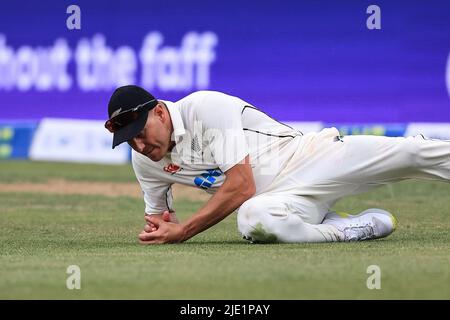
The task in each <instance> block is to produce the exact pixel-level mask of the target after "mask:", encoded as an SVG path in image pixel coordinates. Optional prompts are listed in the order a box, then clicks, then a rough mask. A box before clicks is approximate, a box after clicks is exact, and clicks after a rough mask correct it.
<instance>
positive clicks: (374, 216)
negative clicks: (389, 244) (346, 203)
mask: <svg viewBox="0 0 450 320" xmlns="http://www.w3.org/2000/svg"><path fill="white" fill-rule="evenodd" d="M322 223H323V224H329V225H332V226H334V227H335V228H336V229H338V230H339V231H340V232H342V234H343V237H342V241H362V240H370V239H378V238H384V237H387V236H388V235H390V234H391V233H392V232H394V230H395V229H396V227H397V219H396V218H395V217H394V216H393V215H392V214H390V213H389V212H387V211H385V210H381V209H376V208H372V209H367V210H365V211H363V212H361V213H360V214H357V215H350V214H347V213H339V214H338V213H336V212H330V213H328V214H327V215H326V217H325V220H324V221H323V222H322Z"/></svg>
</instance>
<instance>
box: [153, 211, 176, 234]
mask: <svg viewBox="0 0 450 320" xmlns="http://www.w3.org/2000/svg"><path fill="white" fill-rule="evenodd" d="M146 216H147V214H145V215H144V219H145V217H146ZM156 216H161V217H162V219H163V220H164V221H166V222H173V223H180V222H179V221H178V218H177V216H176V214H175V211H168V210H166V211H164V212H163V213H162V214H161V215H159V214H157V215H156ZM146 222H147V220H146ZM156 229H158V228H157V227H156V226H155V225H154V224H153V223H151V222H147V223H146V225H145V226H144V231H145V232H153V231H156Z"/></svg>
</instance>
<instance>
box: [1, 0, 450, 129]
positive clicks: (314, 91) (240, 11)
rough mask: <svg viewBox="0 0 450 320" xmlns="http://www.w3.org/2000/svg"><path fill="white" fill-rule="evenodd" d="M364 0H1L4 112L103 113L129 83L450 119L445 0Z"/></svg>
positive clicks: (390, 119)
mask: <svg viewBox="0 0 450 320" xmlns="http://www.w3.org/2000/svg"><path fill="white" fill-rule="evenodd" d="M72 4H76V5H77V8H78V9H79V10H78V11H77V10H75V9H73V8H70V5H72ZM371 4H373V3H372V2H368V1H313V0H310V1H309V0H308V1H275V0H273V1H236V0H227V1H222V0H219V1H206V0H199V1H181V0H180V1H174V0H165V1H144V0H139V1H138V0H130V1H118V0H110V1H106V0H100V1H86V0H80V1H77V2H76V3H73V2H69V1H59V0H58V1H57V0H53V1H30V0H25V1H7V2H4V3H2V9H1V10H0V104H1V105H0V119H3V120H5V119H34V120H39V119H41V118H43V117H58V118H78V119H104V118H106V116H107V114H106V104H107V102H108V98H109V96H110V94H111V93H112V91H113V89H114V88H115V87H117V86H120V85H123V84H129V83H134V84H138V85H142V86H143V87H145V88H146V89H148V90H149V91H150V92H152V93H153V94H154V95H155V96H156V97H158V98H162V99H168V100H177V99H179V98H181V97H183V96H185V95H187V94H189V93H190V92H192V91H196V90H205V89H206V90H218V91H223V92H226V93H229V94H233V95H237V96H239V97H241V98H242V99H244V100H247V101H249V102H250V103H252V104H254V105H255V106H257V107H259V108H260V109H262V110H264V111H265V112H268V113H269V114H271V115H272V116H273V117H275V118H277V119H279V120H282V121H324V122H329V123H343V122H345V123H407V122H419V121H420V122H450V99H449V91H450V89H449V88H450V62H449V61H450V58H449V51H450V41H449V40H450V1H424V0H423V1H421V0H419V1H393V0H389V1H386V0H383V1H381V0H380V1H375V4H376V5H377V8H378V9H379V10H378V12H375V11H373V10H372V11H371V10H369V6H370V5H371ZM74 14H78V15H77V16H75V18H76V17H78V18H79V19H78V20H76V21H75V20H74V19H75V18H74V16H73V15H74ZM374 14H378V17H377V18H378V19H379V21H378V23H379V26H378V27H379V28H378V29H377V28H375V29H374V28H372V29H371V28H369V24H370V19H372V18H373V15H374ZM72 20H73V21H72ZM74 21H75V22H79V25H78V26H76V27H79V29H77V28H70V26H71V25H72V27H73V26H74V25H75V24H74ZM372 22H373V21H372Z"/></svg>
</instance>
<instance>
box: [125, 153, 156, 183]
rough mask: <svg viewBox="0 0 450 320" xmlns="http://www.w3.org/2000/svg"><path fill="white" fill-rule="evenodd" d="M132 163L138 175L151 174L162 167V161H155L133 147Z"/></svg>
mask: <svg viewBox="0 0 450 320" xmlns="http://www.w3.org/2000/svg"><path fill="white" fill-rule="evenodd" d="M131 164H132V166H133V170H134V172H135V174H136V176H147V177H149V176H151V175H152V173H155V172H157V170H158V169H160V168H161V167H162V165H161V164H160V162H155V161H152V160H150V159H149V158H147V157H146V156H144V155H143V154H140V153H139V152H136V151H135V150H133V149H131Z"/></svg>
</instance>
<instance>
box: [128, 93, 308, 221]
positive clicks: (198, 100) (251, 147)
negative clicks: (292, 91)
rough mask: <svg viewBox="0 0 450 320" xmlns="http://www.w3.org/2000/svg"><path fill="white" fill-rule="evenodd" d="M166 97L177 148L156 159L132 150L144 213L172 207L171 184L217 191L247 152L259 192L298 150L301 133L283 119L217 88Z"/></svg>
mask: <svg viewBox="0 0 450 320" xmlns="http://www.w3.org/2000/svg"><path fill="white" fill-rule="evenodd" d="M160 101H162V102H164V103H165V104H166V106H167V108H168V110H169V113H170V118H171V120H172V125H173V129H174V131H173V134H172V140H173V141H175V142H176V145H175V147H174V148H173V149H172V151H171V152H169V153H168V154H167V155H166V156H165V157H164V158H163V159H161V160H160V161H158V162H154V161H152V160H150V159H149V158H147V157H146V156H144V155H142V154H139V153H137V152H135V151H134V150H133V151H132V164H133V169H134V172H135V174H136V178H137V180H138V181H139V184H140V186H141V189H142V192H143V195H144V201H145V212H146V213H148V214H154V213H162V212H163V211H164V210H167V209H172V191H171V185H172V184H173V183H181V184H184V185H188V186H192V187H197V188H201V189H204V190H205V191H206V192H208V193H214V192H215V191H216V190H217V189H218V188H219V187H220V186H221V185H222V183H223V182H224V180H225V178H226V177H225V175H224V172H226V171H227V170H228V169H230V168H232V167H233V166H234V165H235V164H237V163H239V162H240V161H241V160H243V159H244V158H245V157H246V156H247V155H249V157H250V164H251V167H252V171H253V176H254V179H255V185H256V194H255V195H257V194H261V193H263V192H267V191H268V190H270V186H271V184H272V183H273V182H274V180H276V178H277V177H278V176H280V175H283V174H285V173H283V169H284V168H285V167H286V165H287V164H288V163H289V160H290V159H291V158H292V156H293V154H294V152H295V151H296V150H297V149H298V145H299V142H300V140H301V136H302V133H301V132H299V131H297V130H295V129H293V128H291V127H289V126H287V125H285V124H282V123H280V122H278V121H276V120H274V119H272V118H271V117H269V116H268V115H267V114H265V113H263V112H262V111H260V110H258V109H257V108H255V107H254V106H252V105H251V104H250V103H248V102H245V101H244V100H241V99H239V98H237V97H233V96H230V95H227V94H224V93H221V92H216V91H198V92H194V93H192V94H190V95H188V96H186V97H185V98H183V99H181V100H179V101H177V102H175V103H174V102H170V101H165V100H160Z"/></svg>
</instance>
